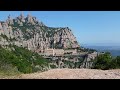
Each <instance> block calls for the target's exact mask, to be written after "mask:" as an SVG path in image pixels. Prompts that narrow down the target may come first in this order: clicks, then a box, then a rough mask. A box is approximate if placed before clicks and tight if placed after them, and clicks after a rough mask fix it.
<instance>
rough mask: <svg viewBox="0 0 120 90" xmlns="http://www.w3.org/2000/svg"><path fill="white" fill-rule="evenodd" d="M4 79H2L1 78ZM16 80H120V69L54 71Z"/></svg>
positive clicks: (20, 77)
mask: <svg viewBox="0 0 120 90" xmlns="http://www.w3.org/2000/svg"><path fill="white" fill-rule="evenodd" d="M1 78H2V77H1ZM6 78H15V79H17V78H18V79H120V69H115V70H95V69H52V70H49V71H46V72H37V73H32V74H22V75H19V76H17V77H15V76H12V77H6Z"/></svg>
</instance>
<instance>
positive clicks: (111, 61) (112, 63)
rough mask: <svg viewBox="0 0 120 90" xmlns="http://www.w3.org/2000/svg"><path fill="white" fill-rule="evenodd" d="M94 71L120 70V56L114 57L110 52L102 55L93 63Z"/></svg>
mask: <svg viewBox="0 0 120 90" xmlns="http://www.w3.org/2000/svg"><path fill="white" fill-rule="evenodd" d="M92 68H94V69H102V70H108V69H119V68H120V56H117V57H112V56H111V54H110V53H109V52H106V53H105V54H101V55H99V56H98V57H96V59H95V60H94V62H93V67H92Z"/></svg>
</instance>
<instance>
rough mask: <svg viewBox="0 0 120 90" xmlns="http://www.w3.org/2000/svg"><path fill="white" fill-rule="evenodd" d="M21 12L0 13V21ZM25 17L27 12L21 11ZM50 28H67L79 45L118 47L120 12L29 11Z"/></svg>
mask: <svg viewBox="0 0 120 90" xmlns="http://www.w3.org/2000/svg"><path fill="white" fill-rule="evenodd" d="M20 13H21V11H0V21H1V20H6V19H7V16H8V15H9V14H10V15H11V17H13V18H14V17H16V16H18V15H20ZM23 13H24V15H25V16H26V15H27V14H28V13H29V11H23ZM30 13H31V15H32V16H35V17H37V19H38V20H39V21H42V22H43V23H44V24H46V25H47V26H50V27H69V28H70V29H72V32H73V34H74V35H75V36H76V38H77V40H78V42H79V43H80V44H94V45H98V44H103V45H120V11H30Z"/></svg>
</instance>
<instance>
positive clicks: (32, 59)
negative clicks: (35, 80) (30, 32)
mask: <svg viewBox="0 0 120 90" xmlns="http://www.w3.org/2000/svg"><path fill="white" fill-rule="evenodd" d="M48 63H49V61H48V60H46V59H44V58H43V57H41V56H40V55H38V54H37V53H34V52H31V51H29V50H28V49H25V48H23V47H17V46H8V47H7V48H2V47H0V73H5V74H11V73H14V74H15V73H32V72H36V71H38V70H39V71H44V70H47V68H48Z"/></svg>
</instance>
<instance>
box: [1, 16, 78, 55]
mask: <svg viewBox="0 0 120 90" xmlns="http://www.w3.org/2000/svg"><path fill="white" fill-rule="evenodd" d="M10 44H14V45H17V46H22V47H26V48H28V49H29V50H32V51H35V52H38V53H43V52H44V51H45V49H47V48H56V49H58V48H59V49H60V48H62V49H66V48H78V47H80V46H79V44H78V42H77V40H76V37H75V36H74V35H73V33H72V31H71V29H70V28H68V27H58V28H55V27H48V26H46V25H45V24H43V22H41V21H38V20H37V18H36V17H33V16H31V15H29V14H28V15H27V17H24V15H23V14H21V15H20V16H18V17H16V18H11V16H10V15H9V16H8V19H7V20H6V21H0V45H3V46H5V45H10Z"/></svg>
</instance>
